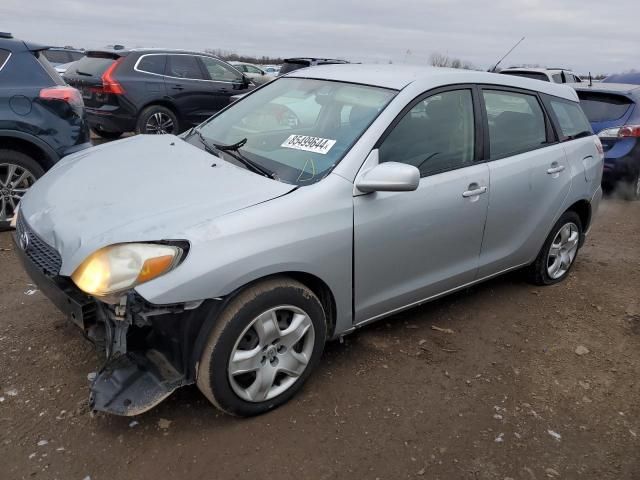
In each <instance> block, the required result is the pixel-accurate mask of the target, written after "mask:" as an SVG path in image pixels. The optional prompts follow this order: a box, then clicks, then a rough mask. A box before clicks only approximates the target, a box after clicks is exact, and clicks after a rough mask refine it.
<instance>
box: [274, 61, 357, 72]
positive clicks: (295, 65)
mask: <svg viewBox="0 0 640 480" xmlns="http://www.w3.org/2000/svg"><path fill="white" fill-rule="evenodd" d="M345 63H349V62H348V61H346V60H337V59H335V58H311V57H306V58H287V59H286V60H285V61H284V62H283V63H282V67H281V68H280V71H279V72H278V75H285V74H287V73H289V72H293V71H294V70H298V69H300V68H307V67H313V66H315V65H331V64H345Z"/></svg>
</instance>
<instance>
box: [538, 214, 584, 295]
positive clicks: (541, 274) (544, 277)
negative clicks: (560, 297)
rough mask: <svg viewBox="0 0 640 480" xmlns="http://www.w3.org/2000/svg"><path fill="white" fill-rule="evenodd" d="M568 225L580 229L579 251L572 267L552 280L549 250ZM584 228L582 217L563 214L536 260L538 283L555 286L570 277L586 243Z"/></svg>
mask: <svg viewBox="0 0 640 480" xmlns="http://www.w3.org/2000/svg"><path fill="white" fill-rule="evenodd" d="M567 223H574V224H575V225H577V227H578V232H579V234H580V238H579V239H578V251H576V256H575V257H574V259H573V262H571V265H570V266H569V268H568V269H567V271H566V272H565V273H564V274H563V275H562V276H561V277H558V278H551V277H550V276H549V272H547V256H548V254H549V249H550V248H551V244H552V243H553V240H554V239H555V238H556V235H557V234H558V232H559V231H560V229H561V228H562V227H564V226H565V225H566V224H567ZM582 228H583V227H582V221H581V220H580V216H579V215H578V214H577V213H576V212H573V211H569V212H565V213H564V214H562V216H561V217H560V218H559V219H558V221H557V222H556V223H555V225H554V226H553V228H552V229H551V233H549V236H548V237H547V239H546V240H545V242H544V246H543V247H542V250H541V251H540V254H539V255H538V258H537V259H536V263H535V267H536V270H537V271H536V276H537V278H538V280H539V281H538V282H536V283H539V284H542V285H553V284H554V283H559V282H562V281H563V280H565V279H566V278H567V277H568V276H569V273H571V269H572V268H573V266H574V265H575V263H576V260H577V258H578V252H579V251H580V247H581V245H582V243H583V241H584V232H583V230H582Z"/></svg>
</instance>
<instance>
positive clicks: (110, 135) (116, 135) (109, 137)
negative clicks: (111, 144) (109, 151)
mask: <svg viewBox="0 0 640 480" xmlns="http://www.w3.org/2000/svg"><path fill="white" fill-rule="evenodd" d="M91 131H92V132H93V133H95V134H96V135H98V136H99V137H101V138H104V139H105V140H115V139H117V138H120V137H121V136H122V133H123V132H109V131H107V130H103V129H101V128H99V127H95V128H92V129H91Z"/></svg>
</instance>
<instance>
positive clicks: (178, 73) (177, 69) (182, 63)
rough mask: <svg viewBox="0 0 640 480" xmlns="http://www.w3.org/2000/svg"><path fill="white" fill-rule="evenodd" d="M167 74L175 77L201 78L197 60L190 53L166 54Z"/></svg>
mask: <svg viewBox="0 0 640 480" xmlns="http://www.w3.org/2000/svg"><path fill="white" fill-rule="evenodd" d="M167 57H168V60H167V75H169V76H170V77H176V78H191V79H194V80H203V79H204V77H203V76H202V71H201V70H200V65H198V60H197V59H196V57H194V56H192V55H168V56H167Z"/></svg>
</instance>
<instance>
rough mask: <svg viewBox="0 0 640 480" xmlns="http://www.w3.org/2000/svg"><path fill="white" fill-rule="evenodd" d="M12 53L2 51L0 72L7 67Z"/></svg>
mask: <svg viewBox="0 0 640 480" xmlns="http://www.w3.org/2000/svg"><path fill="white" fill-rule="evenodd" d="M9 55H11V53H10V52H9V51H7V50H0V70H2V68H3V67H4V66H5V64H6V63H7V60H9Z"/></svg>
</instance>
